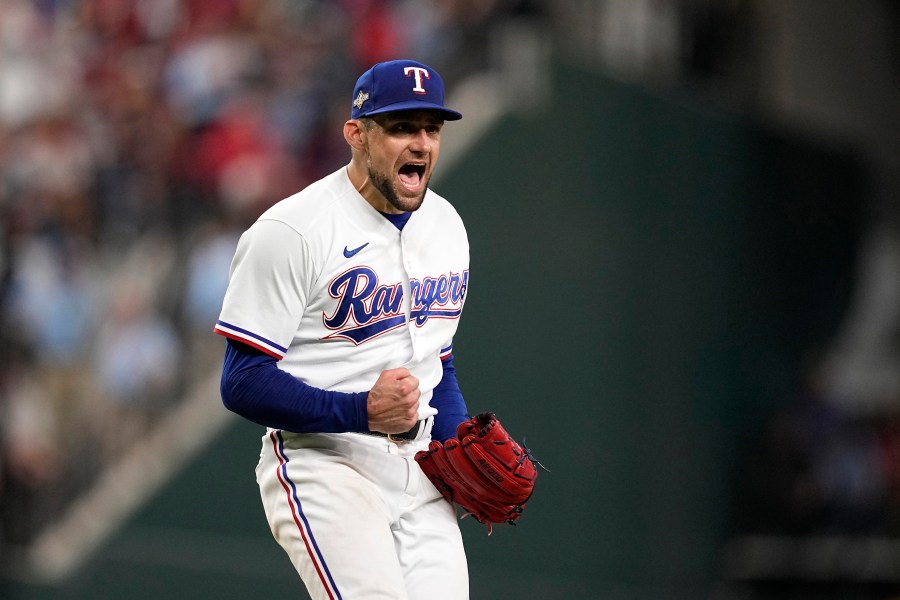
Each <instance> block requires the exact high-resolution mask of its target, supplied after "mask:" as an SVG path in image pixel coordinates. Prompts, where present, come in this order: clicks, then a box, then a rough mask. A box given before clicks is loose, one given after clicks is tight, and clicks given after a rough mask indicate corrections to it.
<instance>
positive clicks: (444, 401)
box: [430, 354, 469, 442]
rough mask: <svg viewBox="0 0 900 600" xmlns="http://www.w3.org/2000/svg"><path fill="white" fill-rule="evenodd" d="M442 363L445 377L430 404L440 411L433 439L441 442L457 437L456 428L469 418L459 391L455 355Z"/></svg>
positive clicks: (432, 433)
mask: <svg viewBox="0 0 900 600" xmlns="http://www.w3.org/2000/svg"><path fill="white" fill-rule="evenodd" d="M442 363H443V367H444V376H443V377H442V378H441V381H440V383H438V384H437V386H435V388H434V392H433V394H432V396H431V402H430V404H431V406H432V407H433V408H436V409H437V411H438V413H437V415H435V417H434V425H433V426H432V428H431V438H432V439H435V440H438V441H439V442H443V441H444V440H447V439H449V438H451V437H456V427H457V426H458V425H459V424H460V423H462V422H463V421H465V420H466V419H468V418H469V415H468V414H467V410H468V409H467V408H466V401H465V399H464V398H463V395H462V391H460V389H459V381H457V379H456V367H454V366H453V355H452V354H451V355H450V356H448V357H447V358H445V359H444V360H443V361H442Z"/></svg>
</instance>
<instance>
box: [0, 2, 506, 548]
mask: <svg viewBox="0 0 900 600" xmlns="http://www.w3.org/2000/svg"><path fill="white" fill-rule="evenodd" d="M520 9H521V3H519V2H505V1H503V0H468V1H467V0H452V1H450V0H406V1H401V0H397V1H389V0H330V1H329V0H3V1H2V2H0V473H2V476H0V547H2V546H3V545H4V544H7V545H22V544H27V543H28V542H29V541H30V540H31V539H33V537H34V536H35V535H36V534H37V533H38V532H39V530H40V528H41V526H42V525H44V524H46V523H47V522H48V521H49V520H50V519H51V518H52V517H54V516H56V515H59V514H61V512H62V510H63V509H64V507H65V504H66V502H68V501H70V500H71V499H72V498H74V497H77V495H78V494H79V493H80V492H82V491H83V490H84V489H85V488H86V487H87V486H89V485H90V484H91V482H92V481H93V480H94V478H95V477H96V476H97V474H98V473H99V472H100V471H101V470H102V469H103V467H104V466H105V465H107V464H109V463H110V461H112V460H114V459H115V458H116V457H117V456H118V455H120V454H122V453H123V452H125V451H127V450H128V449H129V448H130V447H131V445H132V444H134V443H136V442H138V441H139V440H140V439H141V437H142V436H143V435H144V434H146V433H147V432H148V431H150V430H151V429H152V427H153V426H154V423H156V422H157V420H158V418H159V416H160V415H161V414H163V413H164V412H165V411H166V410H167V409H169V408H171V407H172V405H173V403H176V402H178V401H179V398H181V397H182V396H183V394H184V392H185V391H186V390H187V389H188V388H189V386H190V385H191V382H192V381H193V380H194V378H195V377H198V376H204V375H208V374H209V372H211V369H213V368H214V367H215V365H216V364H217V362H218V361H219V360H221V352H222V346H221V344H220V343H219V342H220V340H218V339H217V338H216V336H213V335H212V334H211V329H212V325H213V324H214V322H215V319H216V317H217V315H218V311H219V308H220V306H221V299H222V295H223V292H224V289H225V286H226V283H227V274H228V267H229V264H230V260H231V256H232V253H233V251H234V248H235V245H236V243H237V238H238V236H239V234H240V232H241V231H243V229H244V228H246V226H247V225H248V224H249V223H250V222H252V221H253V219H255V217H256V216H257V215H258V214H259V213H260V212H261V211H262V210H264V209H265V208H267V207H268V206H269V205H271V204H272V203H274V202H275V201H277V200H279V199H281V198H283V197H285V196H287V195H289V194H291V193H293V192H295V191H297V190H299V189H300V188H302V187H303V186H304V185H306V184H307V183H309V182H311V181H312V180H314V179H316V178H318V177H320V176H322V175H324V174H326V173H329V172H331V171H332V170H334V169H336V168H338V167H339V166H340V165H342V164H344V163H345V162H346V161H347V160H348V159H349V153H348V151H347V150H346V146H345V144H344V142H343V139H342V138H341V136H340V133H339V132H340V127H341V124H342V123H343V121H344V120H346V118H347V117H348V115H349V108H350V98H349V95H350V91H351V90H352V88H353V83H354V82H355V79H356V77H357V76H358V74H359V73H361V72H362V71H363V70H364V69H366V68H367V67H368V66H370V65H371V64H372V63H375V62H377V61H379V60H385V59H390V58H397V57H402V56H409V57H414V58H416V59H418V60H421V61H423V62H426V63H429V64H432V65H434V66H435V67H438V68H440V70H441V72H442V75H443V76H444V78H445V80H447V84H448V89H449V90H450V91H451V93H452V88H453V84H454V83H455V82H457V81H459V80H461V79H462V78H463V77H465V76H466V75H467V74H468V73H470V72H474V71H477V70H480V69H482V68H483V67H484V66H485V60H486V54H485V48H486V43H487V35H486V32H487V31H488V30H489V29H490V27H491V26H492V24H493V23H495V22H497V21H498V20H502V19H505V18H506V17H507V16H508V15H509V14H511V13H512V12H515V11H518V10H520Z"/></svg>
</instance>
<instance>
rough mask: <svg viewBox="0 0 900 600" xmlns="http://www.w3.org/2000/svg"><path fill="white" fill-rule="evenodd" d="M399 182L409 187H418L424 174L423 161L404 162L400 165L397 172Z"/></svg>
mask: <svg viewBox="0 0 900 600" xmlns="http://www.w3.org/2000/svg"><path fill="white" fill-rule="evenodd" d="M398 175H399V176H400V183H402V184H403V185H404V186H405V187H407V188H410V189H415V188H418V187H419V186H420V185H421V183H422V178H423V177H424V176H425V165H424V164H423V163H406V164H404V165H403V166H402V167H400V171H399V172H398Z"/></svg>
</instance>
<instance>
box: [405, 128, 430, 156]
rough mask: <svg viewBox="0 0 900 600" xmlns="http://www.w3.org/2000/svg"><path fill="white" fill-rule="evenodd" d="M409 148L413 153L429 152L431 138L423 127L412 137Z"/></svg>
mask: <svg viewBox="0 0 900 600" xmlns="http://www.w3.org/2000/svg"><path fill="white" fill-rule="evenodd" d="M409 148H410V150H412V151H413V152H430V151H431V137H430V136H429V135H428V131H426V130H425V128H424V127H423V128H422V129H419V130H418V131H416V134H415V135H414V136H413V139H412V142H411V143H410V145H409Z"/></svg>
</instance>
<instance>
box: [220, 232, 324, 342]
mask: <svg viewBox="0 0 900 600" xmlns="http://www.w3.org/2000/svg"><path fill="white" fill-rule="evenodd" d="M314 273H315V265H314V261H313V260H312V257H311V256H310V252H309V246H308V244H307V242H306V240H305V239H304V238H303V236H302V235H300V233H299V232H297V231H296V230H294V229H293V228H291V227H290V226H289V225H287V224H286V223H284V222H282V221H277V220H260V221H257V222H256V223H254V224H253V225H252V226H251V227H250V228H249V229H248V230H247V231H246V232H244V234H243V235H242V236H241V239H240V241H239V242H238V247H237V250H236V251H235V255H234V259H233V260H232V263H231V270H230V274H229V282H228V289H227V291H226V292H225V299H224V301H223V303H222V312H221V313H220V314H219V319H218V321H217V322H216V325H215V328H214V331H215V332H216V333H218V334H220V335H223V336H225V337H227V338H230V339H233V340H237V341H239V342H242V343H244V344H247V345H248V346H251V347H253V348H256V349H257V350H260V351H262V352H265V353H266V354H268V355H270V356H272V357H274V358H275V359H277V360H281V359H282V358H284V355H285V354H286V353H287V349H288V346H289V345H290V343H291V340H292V339H293V337H294V334H295V333H296V331H297V327H298V324H299V323H300V318H301V315H302V314H303V311H304V309H305V307H306V304H307V300H308V294H309V292H308V290H309V280H310V278H311V277H313V276H314Z"/></svg>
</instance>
